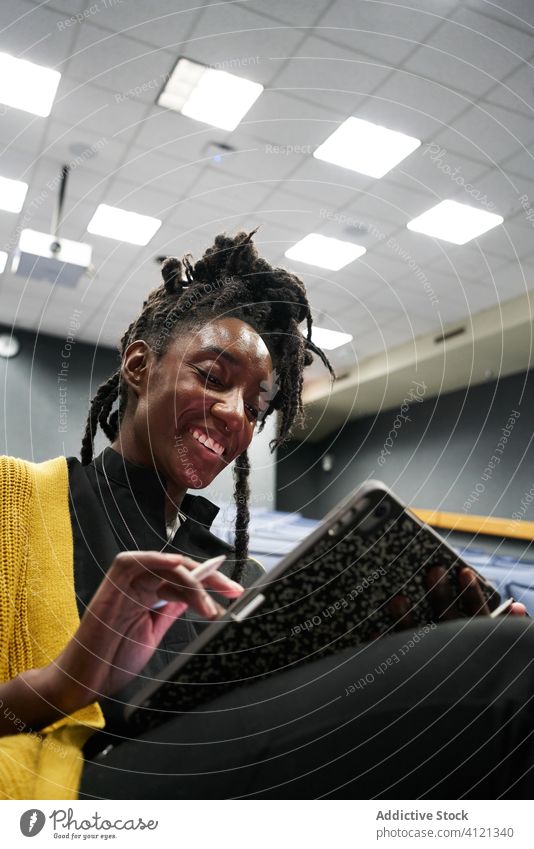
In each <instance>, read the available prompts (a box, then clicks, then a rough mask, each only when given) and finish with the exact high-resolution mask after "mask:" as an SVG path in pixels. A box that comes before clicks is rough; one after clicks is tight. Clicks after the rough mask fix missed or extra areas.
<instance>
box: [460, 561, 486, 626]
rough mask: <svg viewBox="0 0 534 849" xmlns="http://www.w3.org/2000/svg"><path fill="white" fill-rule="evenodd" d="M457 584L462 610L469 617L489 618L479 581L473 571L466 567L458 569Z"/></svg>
mask: <svg viewBox="0 0 534 849" xmlns="http://www.w3.org/2000/svg"><path fill="white" fill-rule="evenodd" d="M458 583H459V584H460V587H461V599H462V606H463V608H464V610H466V611H467V613H468V614H469V615H470V616H489V613H490V609H489V607H488V604H487V601H486V598H485V596H484V593H483V592H482V587H481V586H480V583H479V580H478V578H477V576H476V574H475V573H474V572H473V570H472V569H469V568H468V567H465V568H464V569H460V571H459V573H458Z"/></svg>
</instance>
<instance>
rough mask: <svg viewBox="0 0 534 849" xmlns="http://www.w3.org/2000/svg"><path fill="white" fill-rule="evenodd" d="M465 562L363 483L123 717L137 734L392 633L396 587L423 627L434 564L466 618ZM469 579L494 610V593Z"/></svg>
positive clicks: (390, 498) (429, 616)
mask: <svg viewBox="0 0 534 849" xmlns="http://www.w3.org/2000/svg"><path fill="white" fill-rule="evenodd" d="M466 565H467V564H466V563H464V562H463V561H462V560H461V559H460V557H459V556H458V555H457V554H456V553H455V552H454V551H453V550H452V549H451V548H450V547H449V546H448V545H447V543H446V542H445V541H444V540H443V539H442V538H441V537H440V536H439V535H438V534H437V533H435V531H433V530H432V529H431V528H430V527H428V525H425V524H423V523H422V522H421V521H420V520H419V519H417V517H416V516H415V515H414V514H413V513H411V512H410V510H408V509H407V508H406V507H404V506H403V504H402V503H401V502H400V501H399V500H398V498H396V497H395V495H393V493H392V492H391V491H390V490H389V489H388V488H387V487H386V486H385V484H383V483H381V482H380V481H366V482H365V483H364V484H362V485H361V486H360V487H359V488H358V489H357V490H355V491H354V492H353V493H352V494H351V495H350V496H349V497H348V498H346V499H344V500H343V501H342V502H341V503H340V504H339V505H338V506H337V507H336V508H335V509H334V510H332V511H331V512H330V513H329V514H328V516H327V517H326V518H325V519H324V520H323V522H321V524H320V525H319V526H318V527H317V528H316V529H315V530H314V531H313V532H312V533H311V534H310V535H309V536H308V537H307V538H306V539H304V540H303V541H302V542H301V543H300V544H299V545H298V546H297V548H296V549H294V550H293V551H292V552H291V553H290V554H288V555H287V556H286V557H284V558H283V560H282V561H281V562H280V563H279V564H278V565H277V566H276V567H275V568H274V569H273V570H272V571H271V572H269V573H268V574H265V575H262V577H261V578H259V579H258V581H256V583H255V584H254V585H253V586H252V587H250V588H249V589H247V590H246V591H245V593H244V594H243V595H242V596H241V597H240V598H239V599H237V600H236V601H235V602H234V603H233V604H232V605H231V606H230V607H229V608H228V610H227V611H226V612H225V614H224V615H223V616H222V617H221V618H220V619H218V620H216V621H215V622H212V623H211V624H210V625H209V626H208V627H207V628H206V629H205V630H204V631H203V632H202V634H201V635H200V636H199V637H197V638H196V639H195V640H194V641H193V642H192V643H191V644H190V645H189V647H188V648H187V649H186V650H185V651H184V652H182V653H181V654H180V655H179V656H178V657H177V658H176V659H175V660H173V661H172V662H171V663H170V664H169V665H168V666H167V667H166V668H165V669H164V670H163V672H162V673H161V679H160V680H157V681H153V682H151V683H150V684H149V685H147V686H146V687H144V688H143V689H142V690H141V691H140V692H139V693H138V694H136V696H134V698H133V699H132V700H131V703H130V704H129V705H128V706H127V707H126V709H125V718H126V720H127V721H128V723H129V724H130V725H131V726H132V727H134V728H135V729H137V730H138V731H144V730H147V729H149V728H152V727H154V726H157V725H159V724H161V723H162V722H165V721H166V720H168V719H170V718H171V717H172V716H175V715H177V714H180V713H187V712H188V711H190V710H192V709H195V708H198V707H199V706H202V705H203V704H205V703H206V702H208V701H211V700H212V699H214V698H216V697H219V696H220V695H222V694H224V693H225V692H226V691H227V690H229V689H230V688H233V687H236V686H243V685H247V684H251V683H253V682H255V681H257V680H258V679H260V678H264V677H266V676H270V675H275V674H277V673H280V672H282V671H285V670H288V669H291V668H292V667H294V666H296V665H298V664H301V663H307V662H310V661H313V660H317V659H318V658H320V657H323V656H324V655H327V654H332V653H335V652H340V651H343V650H344V649H346V648H348V647H349V646H354V647H357V646H359V645H360V644H362V643H366V642H368V641H370V640H372V639H375V638H377V637H379V636H382V635H385V634H388V633H391V632H392V630H393V629H394V628H395V627H397V628H398V623H396V622H395V621H394V620H393V619H392V617H391V614H390V611H389V608H388V603H389V601H390V600H391V598H392V597H393V596H395V595H397V594H403V595H405V596H406V597H407V598H408V599H410V602H411V604H412V609H411V617H412V621H411V623H410V628H412V627H415V628H418V627H419V626H424V625H428V624H430V623H432V621H433V615H434V614H433V610H432V607H431V605H430V601H429V598H428V591H427V588H426V585H425V577H426V574H427V572H428V570H429V569H430V568H431V567H433V566H443V567H445V568H446V569H447V570H448V572H449V575H450V579H451V584H452V587H453V594H454V596H455V598H456V600H457V604H458V609H459V611H460V613H462V612H463V613H464V615H466V616H467V615H469V614H468V611H467V610H464V611H462V595H461V589H460V586H459V583H458V580H457V573H458V571H459V569H461V568H463V567H464V566H466ZM470 568H472V567H470ZM474 571H476V570H474ZM477 574H478V573H477ZM478 577H479V580H480V583H481V586H482V591H483V594H484V596H485V598H486V601H487V604H488V606H489V608H490V610H494V609H495V608H497V606H498V605H499V602H500V597H499V594H498V593H497V591H496V590H495V589H494V588H493V587H492V586H491V584H489V583H488V582H487V581H486V580H485V579H484V578H483V577H482V576H481V575H478Z"/></svg>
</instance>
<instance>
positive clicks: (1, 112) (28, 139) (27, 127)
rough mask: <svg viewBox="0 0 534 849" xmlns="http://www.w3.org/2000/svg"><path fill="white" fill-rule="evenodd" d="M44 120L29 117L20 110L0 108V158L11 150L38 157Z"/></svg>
mask: <svg viewBox="0 0 534 849" xmlns="http://www.w3.org/2000/svg"><path fill="white" fill-rule="evenodd" d="M46 128H47V122H46V118H41V117H39V116H37V115H30V114H29V113H28V112H23V111H22V110H21V109H13V108H11V107H8V106H6V107H0V145H1V148H0V156H2V158H3V156H4V152H6V153H8V152H11V151H12V150H16V151H23V152H25V153H30V154H32V157H33V158H34V159H35V158H37V157H38V155H39V151H40V148H41V144H42V141H43V137H44V135H45V133H46Z"/></svg>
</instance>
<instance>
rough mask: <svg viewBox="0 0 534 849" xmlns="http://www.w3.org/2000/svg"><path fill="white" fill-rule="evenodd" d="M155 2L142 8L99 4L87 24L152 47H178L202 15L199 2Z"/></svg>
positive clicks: (111, 1)
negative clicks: (89, 23) (92, 24)
mask: <svg viewBox="0 0 534 849" xmlns="http://www.w3.org/2000/svg"><path fill="white" fill-rule="evenodd" d="M181 5H184V6H186V7H187V8H183V9H180V8H177V3H176V2H175V0H158V2H157V3H152V4H150V5H145V4H143V3H130V2H127V0H101V3H100V4H98V6H99V14H98V15H94V16H90V17H89V18H88V20H89V21H90V22H91V23H94V24H96V25H97V26H98V27H100V28H102V29H104V30H109V31H111V32H116V33H119V34H121V35H124V36H127V37H128V38H131V39H133V40H137V41H141V42H146V43H147V44H152V45H154V46H155V47H162V46H166V45H169V46H171V45H173V44H179V43H180V42H181V41H183V39H184V38H186V37H187V35H188V33H190V32H191V29H192V27H193V26H194V24H195V23H196V21H197V20H198V19H199V17H200V15H201V14H202V5H203V4H202V2H197V3H191V4H189V3H186V4H181Z"/></svg>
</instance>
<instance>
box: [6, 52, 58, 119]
mask: <svg viewBox="0 0 534 849" xmlns="http://www.w3.org/2000/svg"><path fill="white" fill-rule="evenodd" d="M60 79H61V74H60V73H59V71H54V70H53V69H52V68H45V67H44V65H35V64H34V63H33V62H28V61H27V59H15V57H14V56H10V55H9V53H0V103H4V104H5V105H6V106H14V107H15V109H23V110H24V112H31V113H32V115H40V116H41V117H42V118H46V116H47V115H50V112H51V110H52V104H53V102H54V98H55V96H56V91H57V87H58V85H59V80H60Z"/></svg>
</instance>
